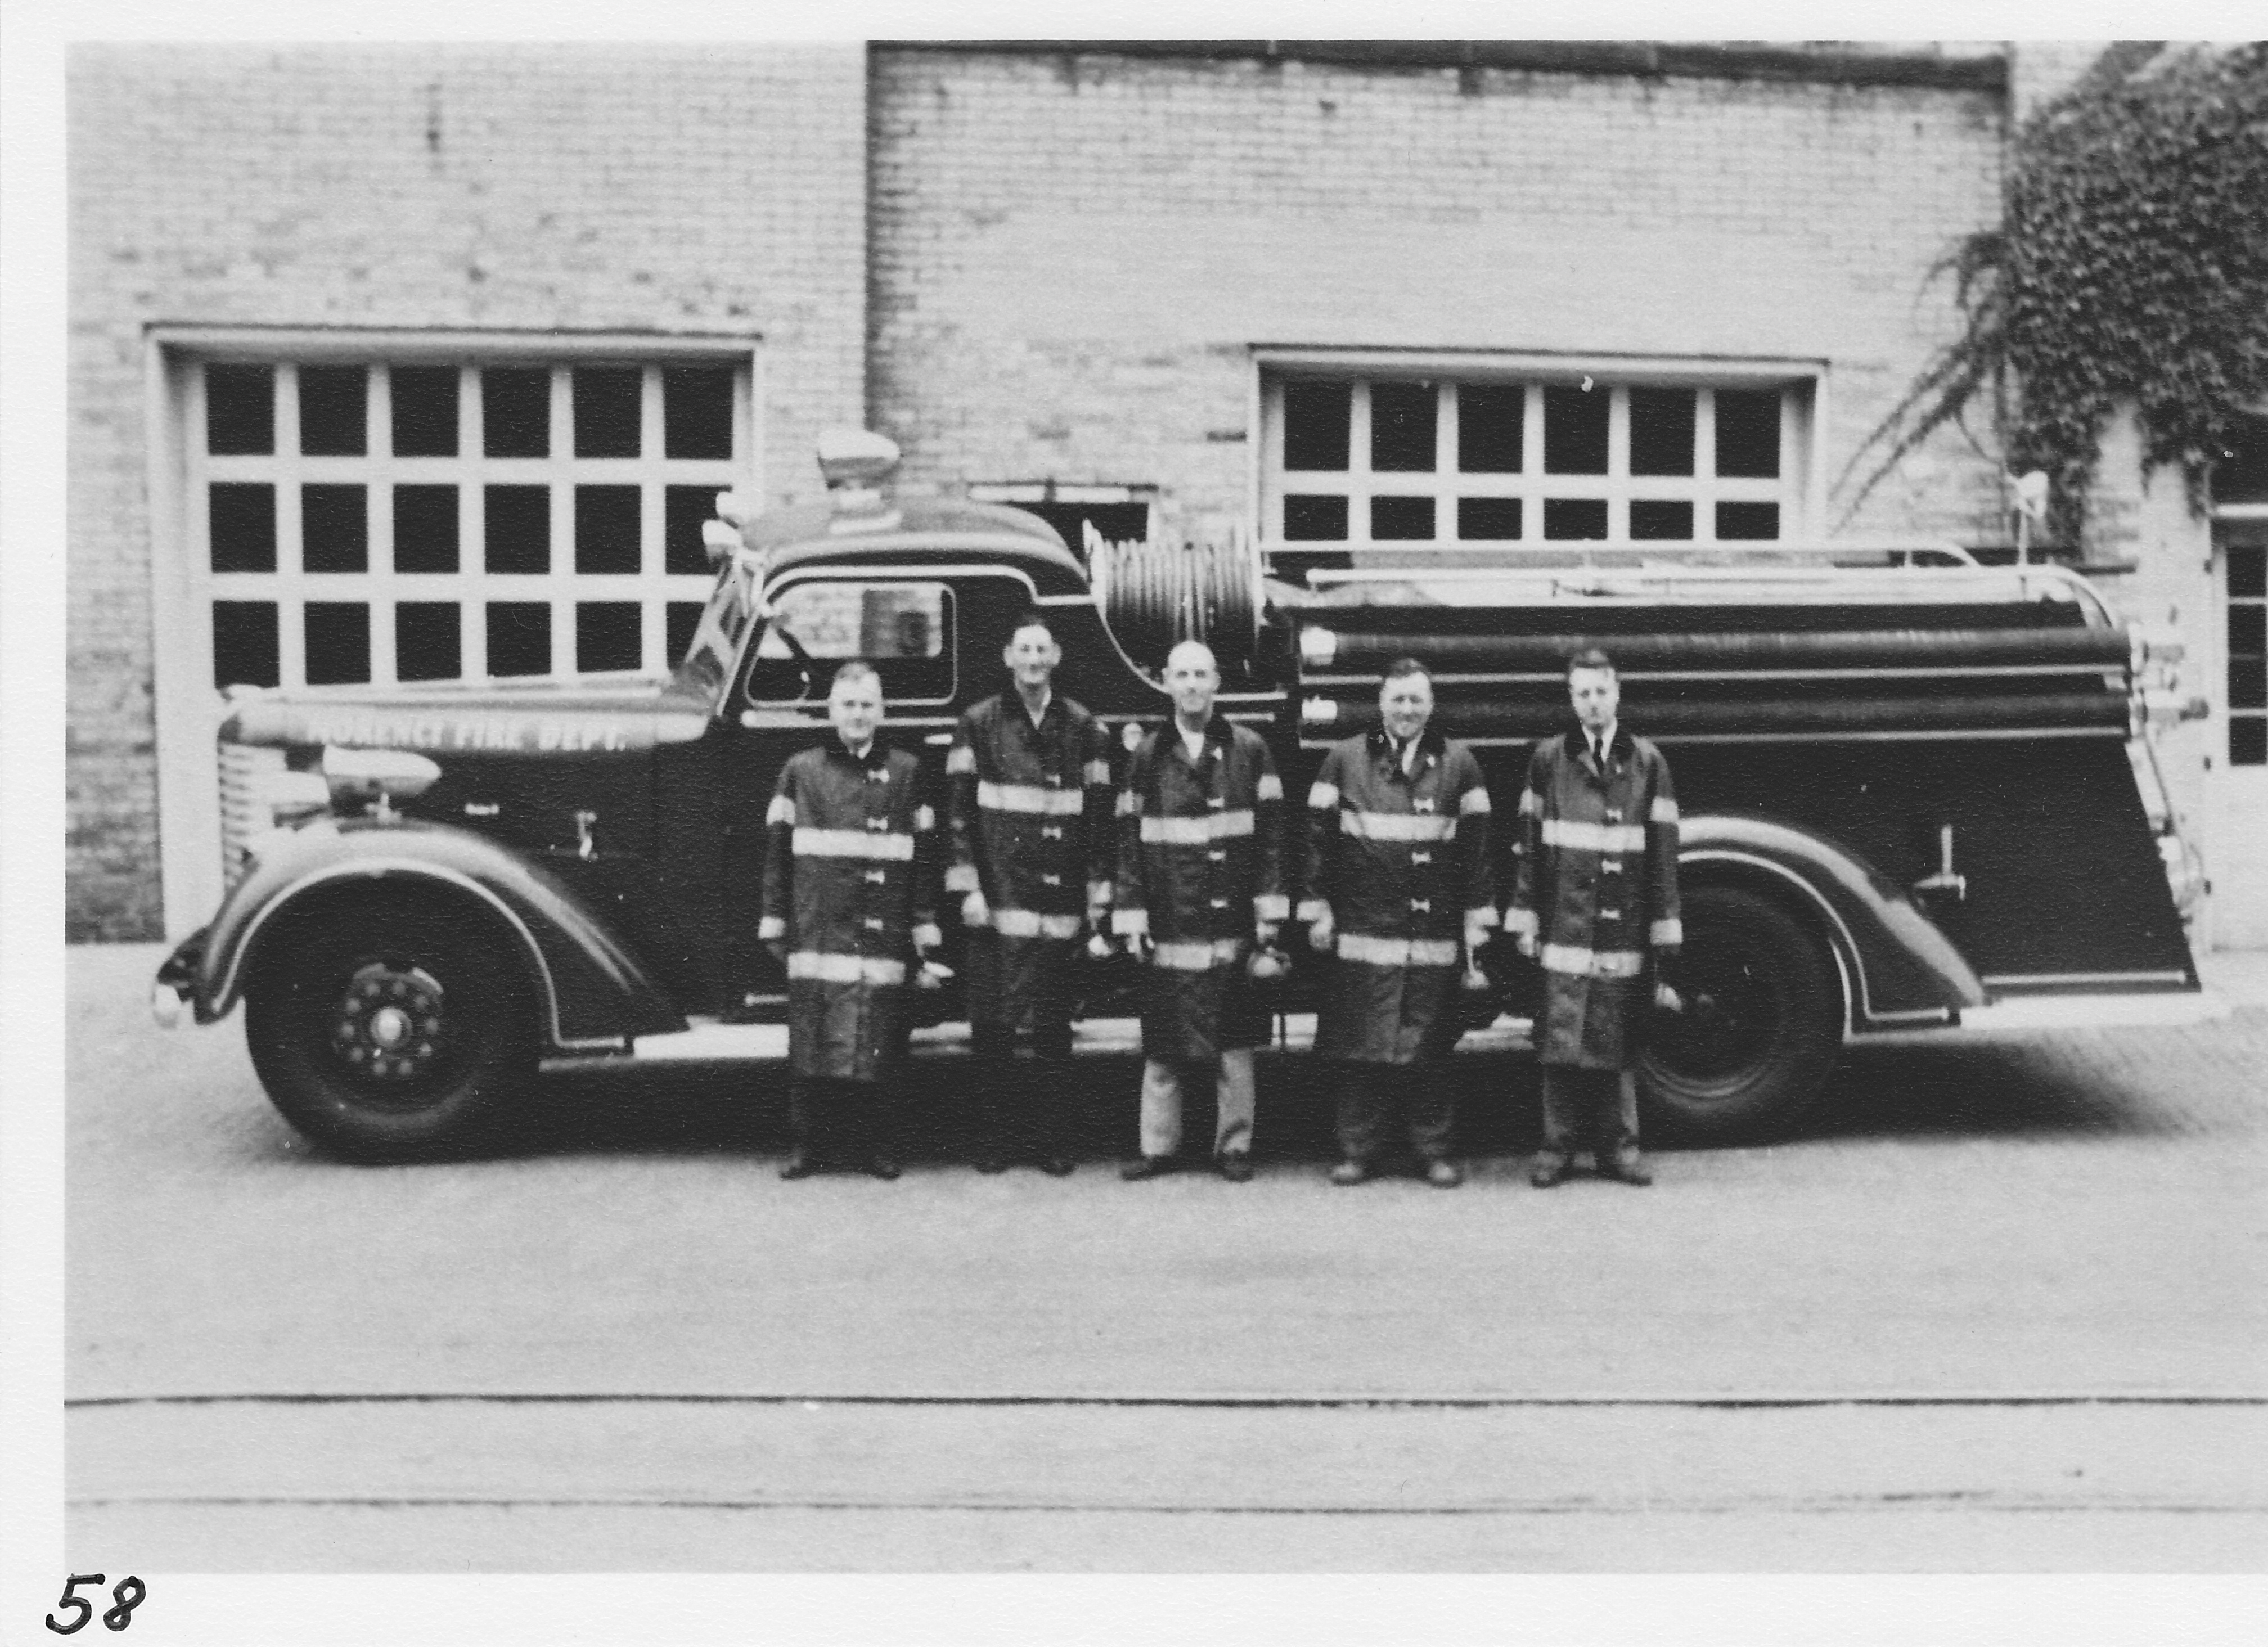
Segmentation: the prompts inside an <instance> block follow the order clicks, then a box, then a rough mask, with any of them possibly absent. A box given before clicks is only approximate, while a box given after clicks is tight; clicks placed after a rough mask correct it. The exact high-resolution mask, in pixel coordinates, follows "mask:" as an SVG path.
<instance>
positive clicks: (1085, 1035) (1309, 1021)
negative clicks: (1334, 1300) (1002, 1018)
mask: <svg viewBox="0 0 2268 1647" xmlns="http://www.w3.org/2000/svg"><path fill="white" fill-rule="evenodd" d="M1276 1025H1277V1033H1276V1038H1275V1039H1274V1040H1271V1041H1270V1043H1269V1045H1268V1046H1267V1047H1266V1048H1263V1050H1264V1051H1269V1052H1307V1051H1308V1050H1310V1049H1311V1048H1313V1047H1314V1044H1315V1015H1314V1013H1312V1012H1292V1013H1286V1014H1285V1015H1284V1016H1282V1017H1280V1018H1278V1019H1277V1020H1276ZM1529 1044H1530V1043H1529V1040H1528V1019H1526V1018H1512V1017H1509V1016H1507V1017H1502V1018H1498V1019H1497V1021H1496V1022H1495V1023H1493V1024H1491V1025H1489V1026H1486V1027H1484V1028H1481V1029H1469V1030H1467V1031H1466V1032H1465V1034H1464V1039H1463V1040H1460V1041H1459V1042H1458V1043H1457V1050H1458V1052H1459V1053H1460V1054H1463V1053H1472V1052H1519V1051H1525V1050H1526V1049H1527V1048H1528V1046H1529ZM1141 1050H1142V1021H1141V1019H1139V1018H1083V1019H1081V1020H1079V1022H1078V1023H1077V1024H1075V1025H1073V1026H1071V1055H1072V1056H1073V1057H1075V1058H1088V1057H1133V1056H1135V1055H1138V1054H1139V1053H1140V1052H1141ZM910 1051H911V1053H912V1055H913V1056H915V1057H916V1058H920V1059H929V1058H965V1057H967V1056H968V1025H966V1024H935V1025H932V1026H930V1027H929V1028H927V1029H917V1030H916V1031H914V1032H913V1034H912V1037H911V1045H910ZM630 1059H631V1060H632V1061H634V1062H639V1063H741V1062H762V1063H784V1062H787V1026H786V1025H784V1024H725V1023H721V1022H719V1021H718V1020H717V1019H715V1018H695V1019H694V1020H693V1026H692V1027H691V1028H690V1029H684V1030H679V1031H676V1032H674V1033H671V1034H666V1035H641V1036H639V1037H638V1039H637V1042H636V1044H635V1045H634V1046H633V1047H632V1048H631V1050H630ZM621 1061H622V1060H621V1058H620V1057H619V1055H617V1056H615V1057H613V1058H608V1059H606V1060H603V1062H621ZM593 1062H600V1061H599V1060H593V1059H590V1058H547V1059H545V1060H544V1061H543V1067H544V1068H545V1069H547V1070H553V1069H570V1068H578V1067H585V1068H587V1067H588V1066H589V1065H590V1064H592V1063H593Z"/></svg>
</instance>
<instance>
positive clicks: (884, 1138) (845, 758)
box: [757, 659, 939, 1179]
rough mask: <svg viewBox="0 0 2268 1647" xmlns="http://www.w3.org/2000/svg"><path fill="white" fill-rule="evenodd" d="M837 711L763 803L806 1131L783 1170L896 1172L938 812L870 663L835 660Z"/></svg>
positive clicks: (794, 1113)
mask: <svg viewBox="0 0 2268 1647" xmlns="http://www.w3.org/2000/svg"><path fill="white" fill-rule="evenodd" d="M827 718H828V722H829V723H830V724H832V725H833V726H834V728H835V736H834V738H832V739H829V740H828V742H827V743H825V744H824V745H822V746H820V747H819V748H816V749H806V750H805V751H803V752H802V753H801V754H798V755H796V756H794V757H792V759H791V760H790V761H788V763H787V765H786V766H785V767H784V768H782V769H781V772H780V776H779V788H778V789H777V791H776V792H775V793H774V795H773V797H772V803H771V808H770V811H769V812H767V813H766V814H765V824H766V835H767V839H766V842H765V853H764V906H763V916H762V922H761V923H760V924H759V926H758V928H757V937H758V938H759V939H760V940H761V941H762V943H763V944H764V945H766V946H767V947H768V948H770V950H771V952H772V953H773V954H775V955H777V956H778V957H779V959H780V960H782V961H783V962H784V964H785V965H786V967H787V980H788V982H787V994H788V1065H789V1084H788V1108H789V1114H790V1117H791V1120H792V1124H793V1127H794V1130H795V1152H794V1153H793V1154H792V1156H790V1157H789V1158H788V1161H787V1165H784V1166H783V1167H782V1168H781V1169H780V1176H781V1177H782V1178H803V1177H806V1176H807V1175H809V1174H810V1173H812V1172H814V1170H816V1169H817V1167H818V1166H820V1165H821V1164H822V1163H828V1164H843V1165H847V1164H852V1163H856V1164H859V1165H864V1167H865V1170H866V1171H867V1172H869V1173H873V1175H874V1176H875V1177H876V1178H882V1179H891V1178H895V1177H896V1176H897V1175H898V1164H897V1151H896V1143H897V1140H896V1127H895V1115H894V1114H893V1113H892V1111H893V1107H894V1100H895V1092H894V1084H895V1077H896V1076H897V1073H898V1066H899V1064H900V1062H902V1059H903V1058H904V1055H905V1048H906V1029H907V1022H906V1010H905V993H906V989H907V988H908V984H909V980H908V968H909V967H910V966H913V965H915V964H917V961H918V960H923V959H925V958H926V956H927V955H928V954H929V952H932V951H933V950H935V949H936V948H937V946H938V939H939V933H938V929H937V914H936V910H937V898H936V879H935V878H936V874H937V866H938V860H939V851H938V844H937V843H938V834H939V832H938V828H937V819H936V815H935V813H934V812H932V809H931V808H930V807H929V806H928V805H925V804H924V803H923V801H922V800H921V798H920V797H919V796H918V795H917V792H916V791H917V786H918V784H919V782H920V772H921V763H920V761H918V760H917V758H916V757H915V756H914V755H912V754H909V753H908V752H907V751H905V750H902V749H894V748H891V747H890V746H888V744H887V742H886V741H885V740H883V739H881V738H880V737H879V736H878V735H877V731H876V729H877V728H878V727H879V726H880V723H881V718H882V683H881V680H880V677H879V676H877V675H876V674H875V673H874V670H873V665H870V664H866V663H864V662H860V661H858V660H857V659H853V660H852V661H851V662H850V663H846V664H844V665H843V666H842V667H841V668H840V669H838V670H836V673H835V680H834V683H833V685H832V686H831V687H829V688H828V694H827Z"/></svg>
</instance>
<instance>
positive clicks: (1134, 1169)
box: [1118, 1155, 1174, 1184]
mask: <svg viewBox="0 0 2268 1647" xmlns="http://www.w3.org/2000/svg"><path fill="white" fill-rule="evenodd" d="M1173 1170H1174V1158H1173V1157H1172V1156H1170V1155H1145V1156H1141V1157H1138V1158H1136V1159H1134V1160H1131V1161H1129V1162H1127V1163H1126V1165H1123V1166H1122V1167H1120V1168H1119V1169H1118V1176H1119V1177H1121V1178H1123V1179H1124V1180H1126V1181H1127V1182H1128V1183H1130V1184H1138V1183H1140V1182H1141V1181H1142V1180H1144V1179H1145V1178H1163V1177H1164V1176H1165V1175H1166V1174H1167V1173H1170V1172H1172V1171H1173Z"/></svg>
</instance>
